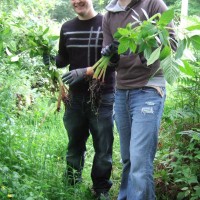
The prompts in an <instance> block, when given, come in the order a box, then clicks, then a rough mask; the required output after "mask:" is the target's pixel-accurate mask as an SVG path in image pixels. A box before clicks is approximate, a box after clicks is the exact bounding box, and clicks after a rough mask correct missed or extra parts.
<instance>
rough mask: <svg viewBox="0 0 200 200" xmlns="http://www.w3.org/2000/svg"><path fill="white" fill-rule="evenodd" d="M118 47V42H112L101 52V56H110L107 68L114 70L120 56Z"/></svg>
mask: <svg viewBox="0 0 200 200" xmlns="http://www.w3.org/2000/svg"><path fill="white" fill-rule="evenodd" d="M118 46H119V42H118V41H116V40H114V41H113V42H112V43H111V44H109V45H107V46H106V47H105V48H103V49H102V50H101V55H102V56H111V55H112V57H111V58H110V62H109V65H108V66H109V67H114V68H116V67H117V65H118V62H119V59H120V56H119V54H118Z"/></svg>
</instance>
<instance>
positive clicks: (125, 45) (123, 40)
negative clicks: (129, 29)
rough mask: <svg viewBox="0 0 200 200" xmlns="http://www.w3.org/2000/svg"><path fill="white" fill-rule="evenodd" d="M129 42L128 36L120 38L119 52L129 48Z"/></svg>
mask: <svg viewBox="0 0 200 200" xmlns="http://www.w3.org/2000/svg"><path fill="white" fill-rule="evenodd" d="M129 42H130V40H129V39H128V38H121V39H119V43H120V44H119V47H118V53H119V54H122V53H124V52H126V51H127V50H128V49H129Z"/></svg>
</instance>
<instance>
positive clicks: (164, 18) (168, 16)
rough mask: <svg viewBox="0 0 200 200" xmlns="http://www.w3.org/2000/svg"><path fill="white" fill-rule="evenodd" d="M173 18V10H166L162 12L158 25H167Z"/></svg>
mask: <svg viewBox="0 0 200 200" xmlns="http://www.w3.org/2000/svg"><path fill="white" fill-rule="evenodd" d="M173 18H174V10H167V11H165V12H163V13H162V15H161V18H160V20H159V22H158V25H164V26H167V25H168V24H169V23H170V22H171V21H172V19H173Z"/></svg>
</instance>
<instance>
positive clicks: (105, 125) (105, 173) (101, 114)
mask: <svg viewBox="0 0 200 200" xmlns="http://www.w3.org/2000/svg"><path fill="white" fill-rule="evenodd" d="M113 102H114V94H106V95H103V96H102V102H101V104H100V107H99V110H98V115H95V114H94V113H93V112H91V114H90V131H91V134H92V138H93V145H94V149H95V155H94V160H93V166H92V172H91V177H92V181H93V189H94V190H95V192H97V193H104V192H108V191H109V189H110V187H111V186H112V182H111V181H110V176H111V170H112V146H113Z"/></svg>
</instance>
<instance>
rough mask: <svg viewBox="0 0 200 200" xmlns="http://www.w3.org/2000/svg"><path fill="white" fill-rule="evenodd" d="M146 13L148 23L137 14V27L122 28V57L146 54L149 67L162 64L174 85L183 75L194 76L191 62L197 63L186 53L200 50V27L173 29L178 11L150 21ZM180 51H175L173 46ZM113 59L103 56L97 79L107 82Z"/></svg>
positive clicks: (119, 31)
mask: <svg viewBox="0 0 200 200" xmlns="http://www.w3.org/2000/svg"><path fill="white" fill-rule="evenodd" d="M142 11H143V13H144V15H145V17H146V20H144V21H140V19H139V15H138V14H137V13H136V12H135V11H134V10H133V14H134V15H132V17H133V19H134V22H133V23H129V24H127V26H126V27H125V28H118V30H117V32H116V33H115V35H114V38H115V39H116V40H118V42H119V47H118V54H123V53H124V52H126V51H128V50H129V51H131V52H132V53H135V54H138V53H143V55H144V57H145V59H146V60H147V66H149V67H151V64H153V63H154V62H155V61H157V60H160V62H161V64H160V68H159V69H161V70H163V73H164V76H165V79H166V81H167V82H168V83H169V84H173V83H174V82H175V81H176V80H177V78H178V77H179V75H180V73H181V72H183V73H185V74H187V75H192V74H193V73H192V71H193V70H192V67H191V66H190V64H189V62H188V60H193V61H194V57H193V56H190V57H188V55H187V58H184V56H183V55H184V51H185V50H186V49H188V48H189V47H190V46H191V45H192V48H193V49H196V50H199V49H200V35H199V33H200V26H199V24H198V23H196V24H193V25H190V26H188V27H186V28H184V29H183V28H180V27H179V28H176V29H175V28H174V27H172V26H169V24H170V22H171V21H172V19H173V18H174V11H173V10H167V11H166V12H164V13H162V15H161V14H160V13H157V14H155V15H153V16H152V17H150V18H149V16H148V14H147V13H146V11H145V10H143V9H142ZM172 31H174V32H175V33H176V40H175V39H174V38H173V37H171V34H170V32H172ZM172 44H174V45H175V46H176V51H175V50H173V45H172ZM109 59H110V57H105V56H103V57H102V58H101V59H100V60H99V61H98V62H97V63H96V64H95V65H94V66H93V68H94V70H95V73H94V76H93V78H94V79H98V80H101V81H102V82H103V81H104V76H105V71H106V68H107V65H108V63H109Z"/></svg>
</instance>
